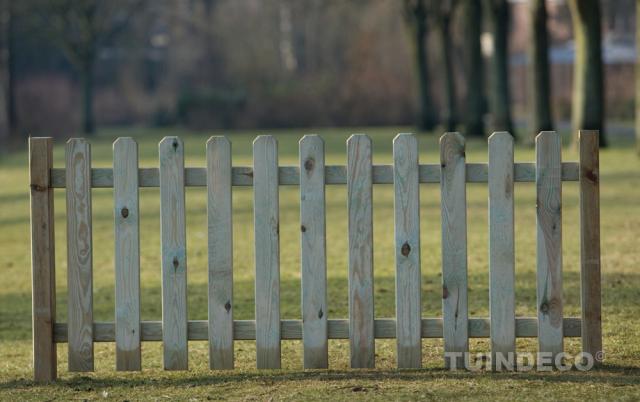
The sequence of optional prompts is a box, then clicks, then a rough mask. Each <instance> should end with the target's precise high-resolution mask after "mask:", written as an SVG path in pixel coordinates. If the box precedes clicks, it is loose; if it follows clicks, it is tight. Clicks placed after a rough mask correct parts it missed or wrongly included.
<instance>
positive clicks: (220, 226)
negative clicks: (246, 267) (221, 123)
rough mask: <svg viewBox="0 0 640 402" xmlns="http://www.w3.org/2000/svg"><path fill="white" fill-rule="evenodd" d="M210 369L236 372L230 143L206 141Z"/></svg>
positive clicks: (214, 139) (214, 138) (215, 139)
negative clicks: (234, 368)
mask: <svg viewBox="0 0 640 402" xmlns="http://www.w3.org/2000/svg"><path fill="white" fill-rule="evenodd" d="M207 170H208V174H207V221H208V224H207V229H208V242H209V243H208V261H209V367H210V368H212V369H232V368H233V307H234V305H233V225H232V206H231V205H232V200H231V143H230V142H229V140H228V139H227V138H225V137H211V138H209V141H207Z"/></svg>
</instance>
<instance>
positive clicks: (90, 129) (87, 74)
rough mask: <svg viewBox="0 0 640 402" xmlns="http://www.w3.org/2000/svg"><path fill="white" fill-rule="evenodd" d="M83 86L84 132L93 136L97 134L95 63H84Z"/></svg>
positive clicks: (81, 73)
mask: <svg viewBox="0 0 640 402" xmlns="http://www.w3.org/2000/svg"><path fill="white" fill-rule="evenodd" d="M80 83H81V85H82V132H83V133H84V134H87V135H92V134H93V133H94V132H95V121H94V117H93V62H92V61H84V62H83V63H82V66H81V71H80Z"/></svg>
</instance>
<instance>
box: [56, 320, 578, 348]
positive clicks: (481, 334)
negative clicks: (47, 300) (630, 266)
mask: <svg viewBox="0 0 640 402" xmlns="http://www.w3.org/2000/svg"><path fill="white" fill-rule="evenodd" d="M581 321H582V320H581V319H580V318H579V317H568V318H565V319H564V325H563V328H564V336H565V337H566V338H579V337H580V327H581ZM327 326H328V331H329V339H349V320H348V319H329V320H328V321H327ZM442 327H443V325H442V318H423V319H422V337H423V338H426V339H437V338H442ZM93 328H94V329H93V333H94V339H93V340H94V342H113V341H114V339H115V326H114V323H112V322H96V323H94V325H93ZM208 328H209V323H208V322H207V321H197V320H196V321H189V324H188V330H189V332H188V333H189V340H190V341H206V340H208V339H209V337H208ZM54 330H55V332H54V333H55V338H54V340H55V342H57V343H65V342H67V324H66V323H64V322H59V323H56V324H55V325H54ZM374 330H375V337H376V339H394V338H395V337H396V320H394V319H393V318H378V319H376V320H375V323H374ZM280 331H281V334H282V339H284V340H292V339H302V321H301V320H282V321H280ZM490 332H491V322H490V319H489V318H482V317H480V318H470V319H469V337H470V338H479V339H486V338H489V337H490ZM537 336H538V319H537V318H535V317H518V318H516V337H518V338H536V337H537ZM233 337H234V339H236V340H243V341H246V340H255V339H256V322H255V321H253V320H235V321H234V322H233ZM142 340H143V341H145V342H154V341H155V342H157V341H162V322H160V321H143V322H142Z"/></svg>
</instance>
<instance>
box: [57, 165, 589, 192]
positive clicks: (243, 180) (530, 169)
mask: <svg viewBox="0 0 640 402" xmlns="http://www.w3.org/2000/svg"><path fill="white" fill-rule="evenodd" d="M465 167H466V174H465V178H466V181H467V183H487V182H488V180H489V164H488V163H467V164H466V166H465ZM513 167H514V173H513V180H514V181H516V182H524V183H526V182H530V183H534V182H535V181H536V164H535V163H534V162H516V163H514V165H513ZM371 176H372V180H373V184H393V165H373V166H372V172H371ZM138 178H139V181H140V187H160V174H159V170H158V168H139V169H138ZM579 178H580V172H579V165H578V163H577V162H563V163H562V181H578V180H579ZM418 180H419V182H420V183H440V165H439V164H437V163H429V164H422V165H419V166H418ZM231 184H232V185H233V186H238V187H251V186H253V168H252V167H250V166H235V167H233V168H232V169H231ZM278 184H279V185H281V186H298V185H300V168H299V167H298V166H280V167H279V168H278ZM325 184H331V185H335V184H343V185H344V184H347V167H346V166H338V165H327V166H325ZM184 185H185V186H188V187H206V185H207V169H206V168H199V167H186V168H185V169H184ZM51 187H53V188H65V187H66V179H65V170H64V169H61V168H53V169H51ZM91 187H93V188H111V187H113V169H111V168H93V169H91Z"/></svg>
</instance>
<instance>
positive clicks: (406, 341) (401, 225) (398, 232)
mask: <svg viewBox="0 0 640 402" xmlns="http://www.w3.org/2000/svg"><path fill="white" fill-rule="evenodd" d="M418 154H419V152H418V140H417V138H416V137H415V136H414V135H412V134H398V135H397V136H396V137H395V138H394V140H393V167H394V177H393V182H394V195H395V196H394V210H395V249H396V252H395V254H396V255H395V259H396V340H397V342H396V348H397V358H398V367H399V368H419V367H421V366H422V337H421V311H422V305H421V297H420V292H421V275H420V183H419V182H418Z"/></svg>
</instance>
